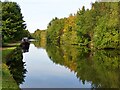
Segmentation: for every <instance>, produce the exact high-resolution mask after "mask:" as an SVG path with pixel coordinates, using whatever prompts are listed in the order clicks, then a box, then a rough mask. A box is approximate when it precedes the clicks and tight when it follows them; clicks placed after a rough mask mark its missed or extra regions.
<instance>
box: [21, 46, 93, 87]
mask: <svg viewBox="0 0 120 90" xmlns="http://www.w3.org/2000/svg"><path fill="white" fill-rule="evenodd" d="M23 61H24V62H26V67H25V68H26V69H27V73H26V77H25V79H24V80H25V82H23V84H21V85H20V87H21V88H91V82H87V81H85V84H83V83H82V81H80V80H79V79H78V78H77V77H76V73H75V72H74V71H71V70H70V69H69V68H68V67H66V66H63V65H60V64H55V63H54V62H53V61H52V60H51V59H50V58H49V56H48V54H47V52H46V50H45V49H43V48H37V47H35V45H34V44H30V48H29V52H27V53H23Z"/></svg>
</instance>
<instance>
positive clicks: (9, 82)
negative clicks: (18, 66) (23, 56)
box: [0, 43, 20, 90]
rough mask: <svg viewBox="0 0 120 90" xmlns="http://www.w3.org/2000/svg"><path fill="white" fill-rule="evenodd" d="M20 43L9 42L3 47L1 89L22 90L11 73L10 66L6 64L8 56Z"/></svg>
mask: <svg viewBox="0 0 120 90" xmlns="http://www.w3.org/2000/svg"><path fill="white" fill-rule="evenodd" d="M19 45H20V43H9V44H6V45H5V46H4V47H2V48H1V51H2V63H1V65H0V66H1V81H2V82H1V89H8V88H9V89H16V90H20V89H19V87H18V85H17V83H16V81H15V80H14V78H13V75H11V73H10V70H9V67H8V66H7V65H6V63H7V59H8V58H9V57H8V56H9V55H10V54H11V53H12V52H13V51H14V50H15V49H16V48H17V47H18V46H19Z"/></svg>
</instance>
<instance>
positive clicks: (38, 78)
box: [7, 42, 120, 88]
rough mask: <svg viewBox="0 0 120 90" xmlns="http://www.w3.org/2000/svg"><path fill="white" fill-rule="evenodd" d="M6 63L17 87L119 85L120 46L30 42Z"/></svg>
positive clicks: (118, 86)
mask: <svg viewBox="0 0 120 90" xmlns="http://www.w3.org/2000/svg"><path fill="white" fill-rule="evenodd" d="M7 65H8V67H9V70H10V72H11V75H12V76H13V78H14V80H15V81H16V83H17V85H19V87H20V88H120V52H119V50H95V51H94V50H89V49H88V48H86V47H80V46H75V45H68V46H67V45H66V46H65V45H60V46H54V45H50V44H48V45H46V44H43V43H40V42H33V43H31V44H30V46H29V49H28V50H27V49H22V50H21V48H20V47H19V48H17V49H16V50H15V51H14V52H13V54H12V55H11V56H10V58H9V60H8V62H7Z"/></svg>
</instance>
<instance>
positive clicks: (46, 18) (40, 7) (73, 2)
mask: <svg viewBox="0 0 120 90" xmlns="http://www.w3.org/2000/svg"><path fill="white" fill-rule="evenodd" d="M2 1H4V0H2ZM8 1H15V2H17V3H18V4H19V6H20V8H21V12H22V15H23V17H24V18H23V19H24V21H25V23H26V25H27V29H28V30H29V31H30V32H31V33H33V32H34V31H35V30H36V29H40V30H45V29H47V25H48V23H49V22H50V21H51V20H52V19H53V18H54V17H58V18H64V17H68V16H69V15H70V14H75V13H76V12H77V11H78V10H79V9H81V8H82V6H85V8H86V9H87V8H89V9H90V8H91V3H94V2H95V1H96V0H8Z"/></svg>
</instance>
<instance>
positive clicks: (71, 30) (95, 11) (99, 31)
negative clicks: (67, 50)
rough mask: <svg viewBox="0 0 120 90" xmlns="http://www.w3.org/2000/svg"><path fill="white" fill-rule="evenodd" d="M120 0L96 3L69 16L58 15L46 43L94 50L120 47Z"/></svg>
mask: <svg viewBox="0 0 120 90" xmlns="http://www.w3.org/2000/svg"><path fill="white" fill-rule="evenodd" d="M119 8H120V2H95V3H92V8H91V9H90V10H89V9H85V7H84V6H83V8H82V9H81V10H78V11H77V13H76V14H74V15H72V14H71V15H70V16H69V17H68V18H61V19H59V18H57V17H55V18H54V19H53V20H51V22H50V23H49V25H48V28H47V34H46V35H47V37H46V38H47V42H48V43H49V42H50V43H53V44H55V45H60V44H64V45H65V44H68V45H80V46H87V47H89V48H95V49H120V33H119V32H120V9H119Z"/></svg>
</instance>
